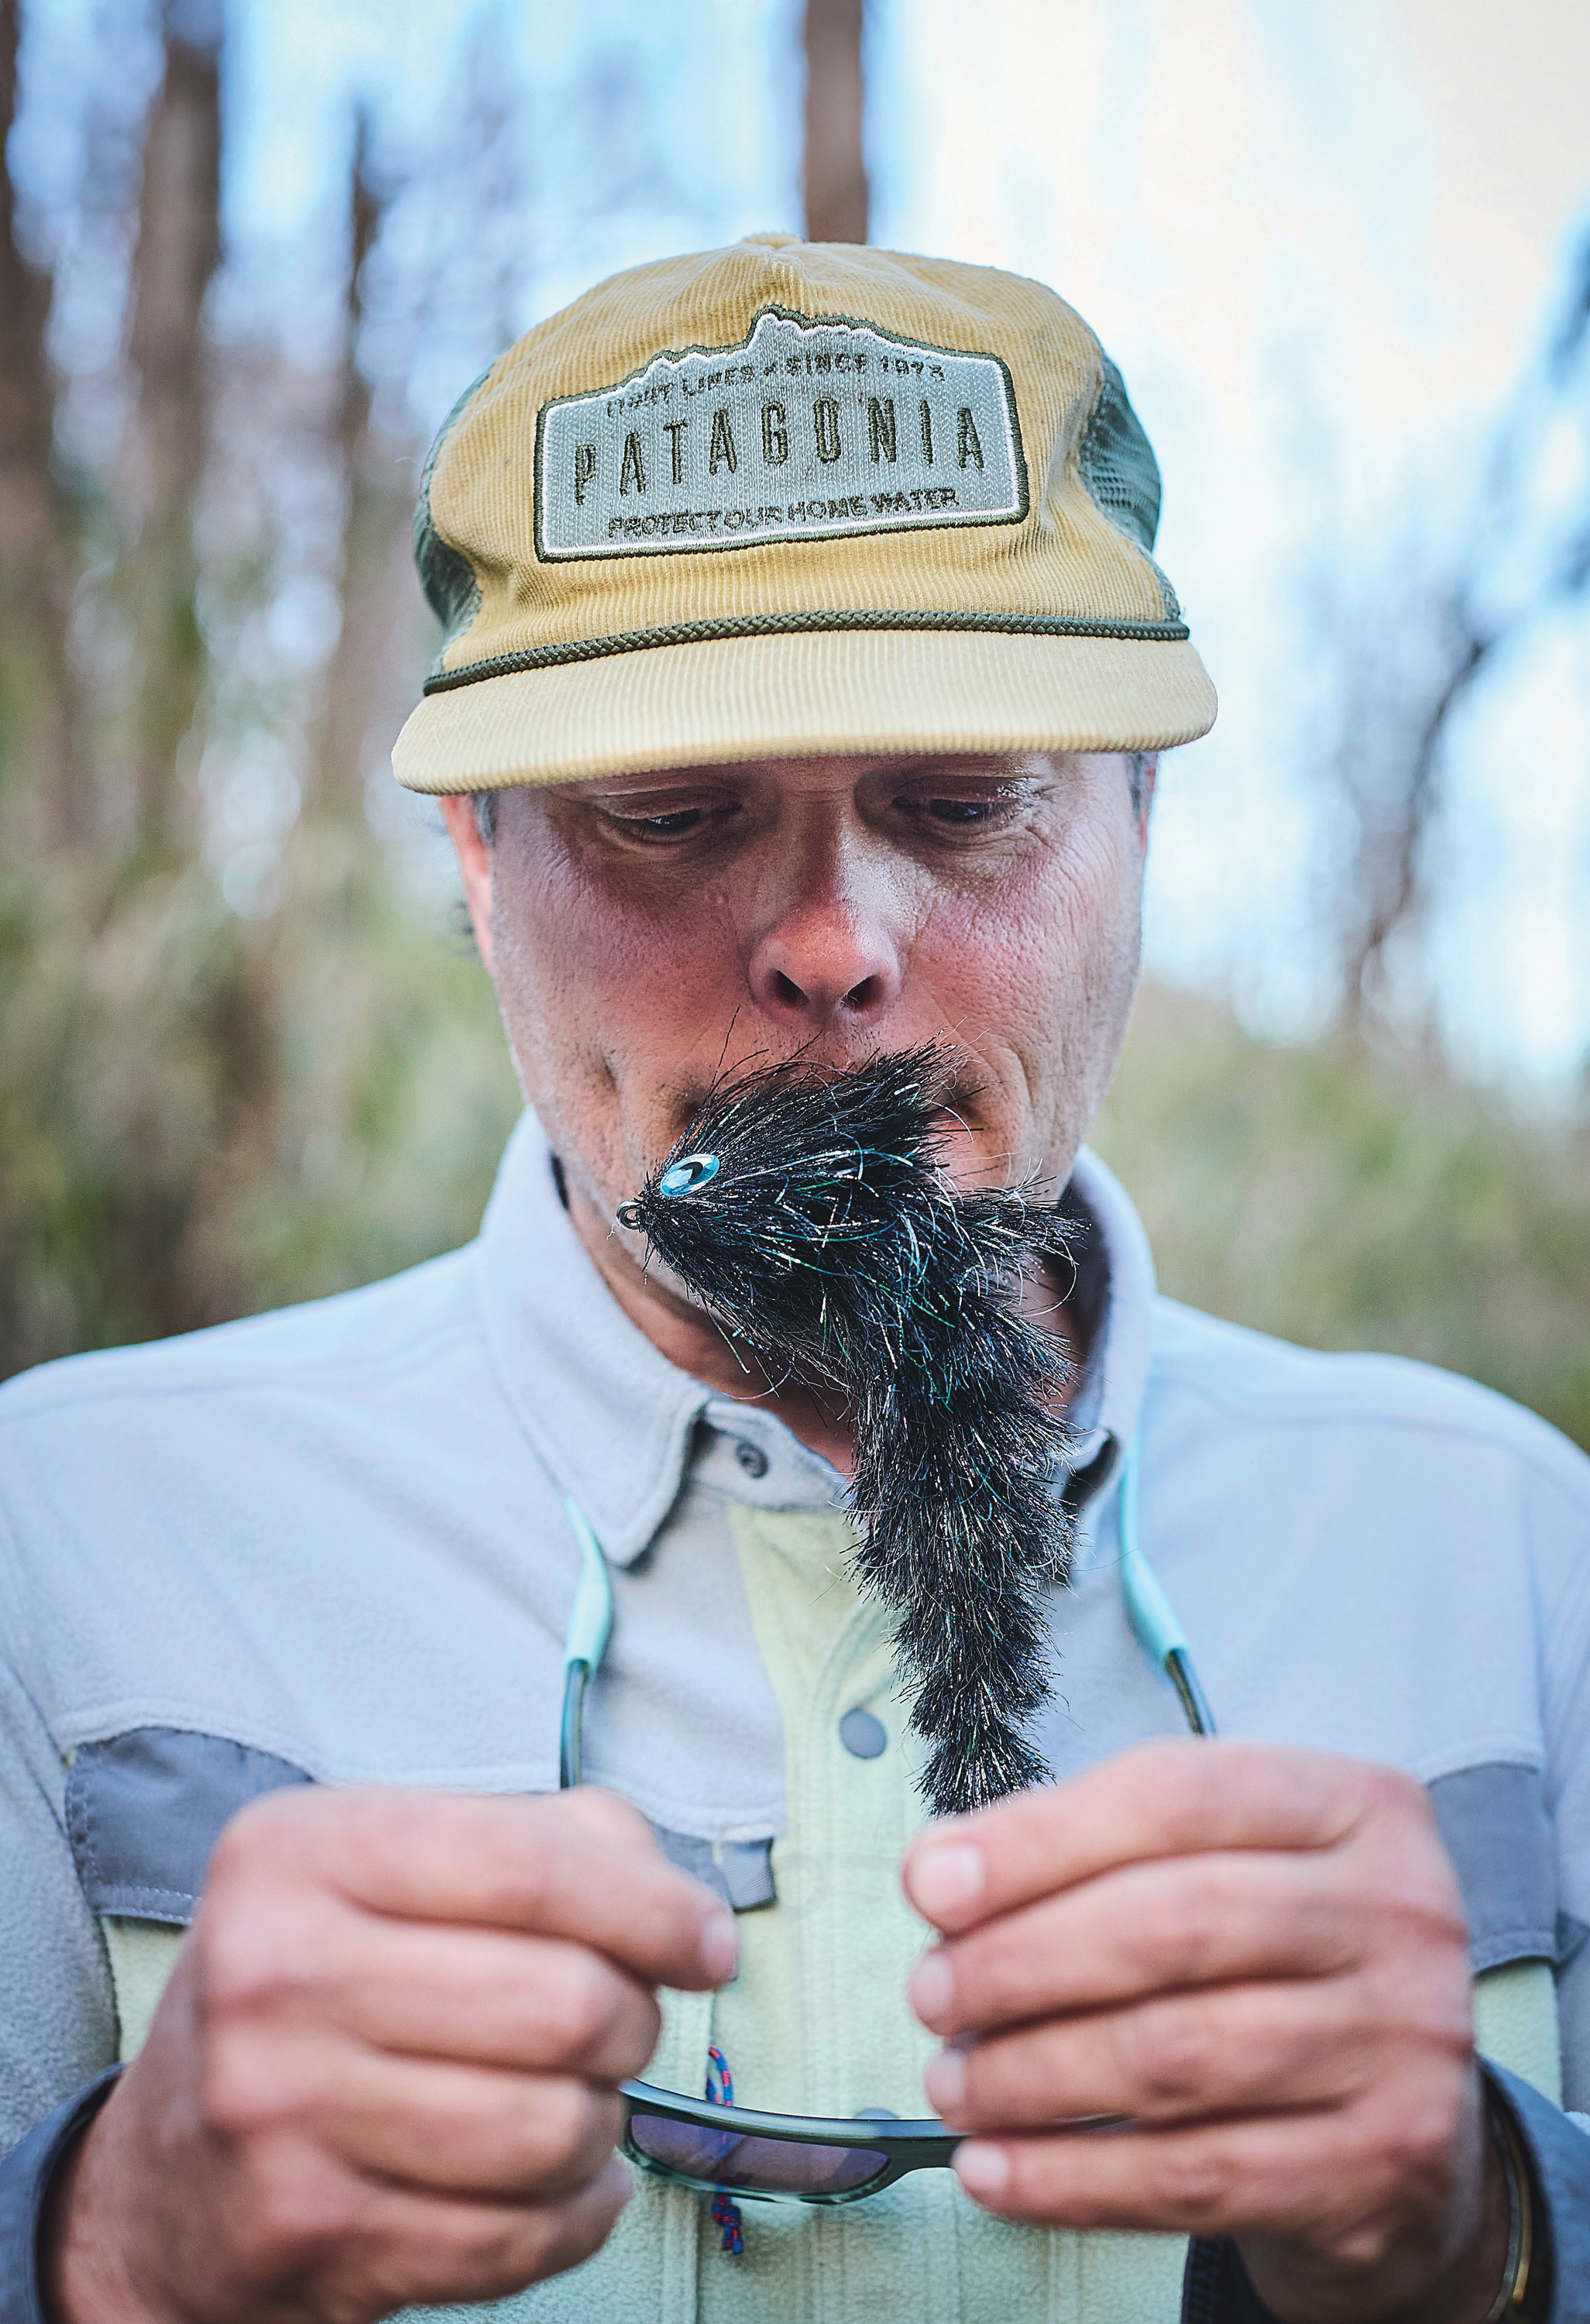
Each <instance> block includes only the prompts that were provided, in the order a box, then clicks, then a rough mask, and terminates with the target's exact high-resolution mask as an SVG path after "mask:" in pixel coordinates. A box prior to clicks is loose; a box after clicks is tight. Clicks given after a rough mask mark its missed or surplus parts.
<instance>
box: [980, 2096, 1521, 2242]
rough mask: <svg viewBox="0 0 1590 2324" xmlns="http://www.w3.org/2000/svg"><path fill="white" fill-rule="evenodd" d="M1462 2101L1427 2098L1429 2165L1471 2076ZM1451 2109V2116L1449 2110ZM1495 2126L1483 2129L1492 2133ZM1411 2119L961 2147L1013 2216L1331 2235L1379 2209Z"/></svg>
mask: <svg viewBox="0 0 1590 2324" xmlns="http://www.w3.org/2000/svg"><path fill="white" fill-rule="evenodd" d="M1448 2095H1449V2098H1450V2104H1449V2106H1448V2107H1443V2108H1441V2109H1439V2110H1438V2109H1436V2108H1435V2107H1429V2106H1427V2107H1425V2109H1424V2118H1425V2124H1426V2126H1427V2131H1429V2126H1431V2125H1433V2124H1435V2123H1436V2122H1437V2119H1438V2121H1439V2126H1440V2134H1441V2135H1440V2136H1439V2138H1438V2137H1437V2136H1436V2135H1434V2133H1433V2131H1429V2135H1427V2136H1426V2138H1425V2141H1424V2144H1425V2145H1426V2147H1427V2148H1428V2153H1427V2154H1425V2155H1424V2156H1423V2157H1422V2158H1421V2161H1422V2167H1424V2168H1426V2169H1428V2170H1429V2171H1431V2172H1439V2171H1440V2170H1442V2169H1444V2168H1448V2167H1450V2158H1451V2153H1452V2147H1451V2137H1452V2133H1451V2129H1450V2125H1456V2124H1457V2123H1458V2122H1459V2121H1460V2119H1461V2116H1462V2113H1463V2107H1464V2088H1463V2076H1462V2074H1461V2073H1460V2072H1457V2071H1456V2070H1455V2072H1454V2076H1453V2081H1452V2088H1451V2090H1450V2092H1449V2094H1448ZM1448 2118H1449V2119H1448ZM1481 2135H1483V2134H1481ZM1408 2144H1410V2139H1409V2135H1407V2133H1406V2131H1405V2126H1399V2125H1398V2124H1396V2123H1395V2122H1394V2121H1393V2120H1392V2119H1391V2118H1390V2114H1389V2110H1388V2109H1382V2110H1381V2112H1380V2115H1379V2116H1377V2114H1376V2112H1375V2110H1374V2109H1373V2108H1371V2107H1357V2106H1348V2107H1341V2108H1339V2109H1337V2110H1336V2111H1334V2112H1310V2113H1304V2114H1296V2115H1292V2114H1281V2115H1268V2116H1247V2117H1245V2118H1244V2119H1242V2120H1239V2121H1236V2122H1215V2123H1206V2124H1200V2125H1198V2126H1189V2127H1185V2128H1172V2129H1157V2130H1144V2129H1137V2128H1135V2127H1134V2128H1131V2129H1122V2130H1106V2131H1098V2132H1088V2131H1075V2132H1062V2133H1061V2134H1060V2135H1053V2136H1047V2137H1045V2136H1043V2135H1029V2136H1025V2137H1020V2138H999V2139H991V2138H975V2139H970V2140H969V2141H968V2142H967V2143H966V2144H965V2145H963V2146H961V2147H960V2148H959V2149H958V2150H957V2152H956V2155H955V2170H956V2173H957V2175H958V2177H959V2178H960V2183H961V2185H962V2186H963V2187H964V2188H965V2189H966V2191H967V2193H968V2194H969V2195H970V2196H971V2197H972V2198H973V2199H974V2200H975V2201H977V2202H979V2203H980V2204H981V2205H982V2206H983V2207H984V2209H988V2210H991V2211H994V2212H997V2214H998V2216H999V2217H1000V2218H1008V2219H1027V2220H1034V2221H1038V2222H1041V2223H1043V2224H1044V2225H1046V2226H1052V2227H1127V2228H1139V2229H1143V2230H1147V2231H1157V2232H1160V2233H1174V2234H1181V2235H1188V2236H1227V2235H1255V2236H1257V2235H1276V2236H1311V2237H1319V2236H1320V2235H1321V2234H1322V2233H1324V2234H1328V2232H1329V2227H1330V2224H1331V2223H1332V2222H1333V2221H1335V2220H1337V2219H1339V2220H1340V2221H1341V2222H1342V2223H1343V2224H1344V2226H1345V2225H1346V2223H1347V2222H1348V2221H1350V2220H1352V2219H1353V2218H1354V2217H1355V2216H1359V2217H1362V2215H1363V2213H1364V2211H1365V2207H1366V2206H1367V2207H1369V2208H1370V2209H1375V2208H1378V2202H1379V2199H1380V2196H1381V2194H1382V2193H1383V2187H1384V2183H1385V2176H1386V2170H1387V2163H1388V2158H1389V2157H1392V2156H1394V2155H1395V2154H1396V2153H1399V2152H1400V2151H1401V2150H1402V2148H1403V2147H1405V2146H1407V2145H1408Z"/></svg>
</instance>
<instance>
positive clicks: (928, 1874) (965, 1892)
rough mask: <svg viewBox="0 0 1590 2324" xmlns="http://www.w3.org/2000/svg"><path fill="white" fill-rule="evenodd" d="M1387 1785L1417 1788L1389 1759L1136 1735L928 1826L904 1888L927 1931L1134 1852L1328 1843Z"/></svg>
mask: <svg viewBox="0 0 1590 2324" xmlns="http://www.w3.org/2000/svg"><path fill="white" fill-rule="evenodd" d="M1399 1784H1401V1785H1402V1788H1403V1789H1405V1790H1406V1791H1407V1792H1408V1793H1409V1794H1417V1791H1418V1787H1417V1785H1415V1784H1413V1783H1412V1782H1411V1779H1404V1778H1399V1777H1398V1776H1397V1775H1394V1774H1393V1773H1392V1771H1391V1770H1389V1769H1385V1768H1379V1767H1374V1766H1370V1765H1368V1764H1367V1763H1363V1764H1360V1763H1359V1762H1356V1761H1353V1760H1345V1759H1342V1758H1339V1757H1336V1756H1334V1755H1333V1754H1330V1753H1327V1752H1323V1751H1298V1750H1285V1749H1281V1748H1277V1747H1275V1746H1273V1745H1268V1744H1265V1745H1259V1744H1248V1743H1219V1742H1195V1741H1193V1740H1192V1739H1191V1738H1188V1739H1187V1740H1186V1741H1184V1742H1183V1741H1176V1742H1165V1743H1145V1744H1140V1745H1138V1746H1137V1747H1136V1748H1134V1749H1133V1750H1130V1751H1126V1752H1123V1753H1121V1755H1120V1756H1119V1757H1117V1758H1114V1759H1107V1760H1106V1761H1104V1762H1103V1763H1102V1764H1101V1765H1100V1766H1097V1767H1092V1768H1089V1771H1088V1772H1087V1774H1085V1775H1078V1776H1075V1777H1074V1778H1073V1779H1072V1780H1071V1782H1069V1783H1065V1784H1047V1785H1044V1786H1043V1787H1042V1788H1040V1789H1038V1790H1034V1791H1029V1792H1021V1793H1018V1794H1016V1796H1015V1797H1014V1798H1011V1799H1007V1800H1000V1801H998V1802H997V1803H996V1804H995V1805H994V1806H992V1807H989V1808H983V1809H980V1810H979V1812H977V1813H976V1814H975V1815H970V1816H958V1817H954V1818H952V1819H951V1820H949V1821H946V1822H943V1823H940V1824H935V1825H933V1827H932V1828H931V1829H930V1830H929V1831H926V1832H925V1833H924V1834H923V1836H922V1837H921V1838H920V1839H919V1840H916V1841H915V1842H914V1845H913V1847H912V1848H911V1849H910V1850H909V1851H908V1853H907V1855H906V1858H905V1870H904V1876H903V1877H904V1879H905V1893H906V1895H908V1896H909V1897H910V1899H911V1902H912V1904H914V1906H915V1907H916V1909H917V1911H918V1912H919V1913H920V1914H922V1915H923V1917H924V1920H928V1921H931V1922H932V1923H933V1925H934V1926H935V1927H936V1928H940V1929H943V1930H946V1931H955V1930H960V1929H967V1928H971V1927H973V1926H974V1925H975V1924H976V1923H979V1922H980V1921H984V1920H987V1919H988V1918H989V1917H990V1916H991V1915H992V1914H997V1913H1005V1912H1009V1911H1010V1910H1011V1909H1012V1908H1013V1907H1014V1906H1016V1905H1018V1904H1026V1903H1029V1902H1030V1901H1031V1900H1032V1899H1033V1898H1034V1897H1035V1896H1041V1895H1048V1894H1050V1893H1052V1891H1054V1890H1056V1889H1059V1888H1066V1887H1071V1886H1074V1885H1075V1884H1076V1883H1077V1882H1078V1881H1081V1880H1089V1879H1093V1878H1095V1877H1097V1876H1098V1874H1099V1873H1101V1872H1106V1871H1108V1870H1109V1869H1110V1868H1111V1867H1113V1866H1116V1865H1121V1864H1130V1863H1134V1862H1136V1861H1139V1860H1141V1859H1144V1858H1151V1857H1164V1856H1185V1855H1189V1854H1191V1853H1193V1852H1195V1851H1198V1850H1200V1849H1324V1848H1331V1847H1335V1846H1337V1844H1338V1843H1340V1842H1341V1841H1342V1840H1345V1839H1346V1838H1347V1837H1348V1835H1349V1834H1350V1833H1351V1832H1352V1831H1354V1830H1356V1827H1357V1826H1358V1824H1359V1823H1360V1822H1361V1821H1362V1820H1363V1818H1364V1817H1365V1815H1366V1814H1367V1813H1368V1812H1370V1810H1371V1808H1372V1807H1373V1806H1374V1804H1375V1803H1376V1802H1377V1801H1378V1800H1379V1799H1381V1798H1382V1797H1383V1796H1384V1795H1385V1794H1386V1793H1387V1792H1388V1790H1389V1789H1390V1788H1391V1787H1393V1786H1397V1785H1399Z"/></svg>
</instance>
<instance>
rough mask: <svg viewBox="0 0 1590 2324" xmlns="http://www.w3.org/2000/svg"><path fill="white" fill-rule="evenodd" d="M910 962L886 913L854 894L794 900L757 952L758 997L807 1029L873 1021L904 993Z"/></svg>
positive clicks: (754, 981)
mask: <svg viewBox="0 0 1590 2324" xmlns="http://www.w3.org/2000/svg"><path fill="white" fill-rule="evenodd" d="M902 973H903V963H902V960H901V954H900V949H899V946H898V944H897V943H896V939H895V937H894V936H892V935H891V933H890V931H889V929H888V927H887V925H886V924H885V923H884V921H883V920H882V918H879V917H878V915H876V914H875V913H873V912H871V911H869V910H868V909H867V908H866V907H865V905H864V903H863V902H862V901H861V899H858V898H856V897H853V896H843V895H826V896H806V897H804V898H802V899H799V900H798V901H794V902H792V904H791V907H790V908H789V909H788V910H786V912H784V913H782V914H781V915H780V917H779V918H778V920H777V923H776V925H775V926H773V927H770V928H769V929H768V930H767V933H766V934H765V935H764V936H762V937H761V938H760V939H759V941H758V944H757V945H756V947H755V949H754V951H753V952H752V954H751V959H750V971H749V974H750V988H751V997H752V999H753V1000H754V1001H756V1003H757V1005H758V1008H759V1009H761V1010H763V1011H764V1013H765V1014H766V1015H767V1016H769V1017H771V1018H774V1019H776V1020H777V1022H778V1023H780V1024H782V1025H786V1026H788V1027H789V1028H791V1029H792V1030H798V1031H799V1032H800V1033H801V1034H802V1035H803V1036H807V1037H809V1036H810V1035H811V1034H813V1033H821V1032H826V1031H827V1030H828V1029H829V1028H831V1027H832V1028H841V1027H847V1026H853V1027H856V1028H869V1027H871V1026H873V1025H875V1024H877V1023H878V1021H879V1019H882V1018H883V1017H884V1016H886V1015H887V1012H888V1010H890V1009H892V1008H893V1006H894V1004H895V1002H896V1001H897V1000H898V999H899V997H900V986H901V982H902Z"/></svg>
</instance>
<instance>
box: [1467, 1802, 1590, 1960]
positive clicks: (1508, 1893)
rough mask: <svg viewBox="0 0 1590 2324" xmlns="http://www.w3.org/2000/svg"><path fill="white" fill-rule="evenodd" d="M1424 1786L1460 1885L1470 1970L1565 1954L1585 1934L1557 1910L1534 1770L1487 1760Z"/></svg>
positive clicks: (1553, 1862)
mask: <svg viewBox="0 0 1590 2324" xmlns="http://www.w3.org/2000/svg"><path fill="white" fill-rule="evenodd" d="M1429 1796H1430V1804H1431V1805H1432V1806H1433V1808H1434V1809H1435V1812H1436V1821H1437V1822H1438V1824H1439V1826H1440V1829H1441V1838H1442V1840H1443V1841H1444V1842H1445V1843H1446V1849H1447V1853H1448V1856H1449V1857H1450V1858H1451V1859H1452V1862H1453V1865H1454V1867H1456V1869H1457V1881H1458V1886H1460V1887H1461V1889H1462V1891H1463V1904H1464V1909H1465V1911H1466V1914H1467V1915H1468V1932H1469V1941H1470V1943H1471V1946H1472V1948H1473V1952H1474V1966H1475V1973H1476V1974H1477V1973H1478V1972H1479V1971H1481V1970H1483V1969H1499V1968H1500V1967H1501V1966H1502V1964H1503V1962H1504V1961H1515V1960H1549V1961H1551V1962H1553V1963H1554V1964H1558V1965H1560V1964H1561V1963H1562V1962H1564V1961H1566V1960H1569V1959H1571V1957H1572V1955H1573V1954H1574V1952H1575V1951H1576V1950H1577V1948H1578V1946H1579V1945H1580V1944H1582V1943H1583V1941H1584V1938H1585V1932H1584V1930H1583V1929H1582V1928H1581V1927H1580V1925H1579V1923H1577V1922H1576V1921H1575V1920H1572V1919H1570V1917H1569V1916H1568V1914H1566V1913H1559V1912H1558V1901H1557V1850H1556V1846H1555V1842H1554V1839H1553V1835H1552V1830H1551V1819H1550V1818H1549V1815H1548V1814H1547V1812H1546V1800H1545V1794H1544V1789H1543V1785H1542V1782H1541V1776H1540V1770H1539V1768H1538V1767H1524V1766H1513V1765H1510V1764H1508V1763H1506V1762H1503V1761H1501V1760H1493V1761H1489V1762H1487V1763H1486V1764H1485V1765H1484V1766H1477V1767H1461V1768H1459V1769H1458V1770H1457V1773H1456V1774H1454V1775H1439V1776H1438V1777H1437V1778H1436V1780H1435V1782H1434V1783H1433V1784H1430V1785H1429Z"/></svg>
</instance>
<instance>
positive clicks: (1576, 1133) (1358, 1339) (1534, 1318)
mask: <svg viewBox="0 0 1590 2324" xmlns="http://www.w3.org/2000/svg"><path fill="white" fill-rule="evenodd" d="M1093 1143H1094V1144H1095V1146H1096V1147H1097V1148H1098V1151H1099V1152H1100V1153H1101V1154H1102V1155H1103V1156H1104V1157H1105V1158H1106V1160H1107V1161H1108V1162H1109V1163H1110V1165H1111V1167H1113V1168H1114V1169H1115V1170H1116V1171H1117V1173H1118V1174H1119V1176H1121V1178H1122V1179H1123V1180H1124V1181H1125V1183H1126V1185H1127V1187H1128V1188H1129V1189H1130V1191H1131V1193H1132V1195H1133V1197H1134V1199H1135V1201H1136V1203H1137V1204H1138V1207H1139V1209H1140V1210H1141V1211H1142V1213H1143V1217H1144V1223H1145V1224H1146V1226H1147V1228H1148V1232H1149V1236H1150V1239H1151V1240H1152V1241H1153V1247H1154V1256H1155V1260H1156V1263H1157V1266H1158V1268H1159V1277H1160V1286H1161V1288H1162V1289H1163V1290H1164V1291H1167V1292H1169V1293H1170V1294H1171V1295H1172V1296H1173V1297H1175V1298H1178V1299H1184V1300H1187V1301H1188V1302H1190V1304H1191V1305H1194V1306H1198V1307H1203V1308H1207V1309H1209V1310H1210V1311H1212V1312H1213V1313H1214V1314H1218V1315H1225V1316H1228V1317H1229V1318H1231V1320H1232V1321H1234V1322H1236V1323H1248V1324H1251V1325H1253V1326H1254V1327H1255V1329H1257V1330H1259V1331H1264V1332H1273V1333H1277V1334H1278V1335H1279V1336H1280V1337H1282V1338H1283V1339H1289V1340H1297V1341H1300V1342H1303V1343H1305V1344H1306V1345H1308V1346H1310V1347H1318V1348H1375V1349H1383V1350H1387V1351H1392V1352H1393V1353H1396V1354H1400V1355H1408V1356H1418V1357H1421V1358H1423V1359H1424V1360H1426V1361H1428V1362H1429V1363H1435V1364H1442V1365H1445V1366H1446V1367H1447V1368H1448V1369H1451V1370H1453V1371H1459V1372H1466V1373H1468V1374H1469V1375H1471V1376H1472V1377H1473V1378H1474V1379H1479V1380H1484V1382H1485V1383H1486V1385H1487V1386H1489V1387H1491V1388H1499V1389H1500V1390H1501V1391H1502V1392H1503V1395H1506V1396H1511V1397H1516V1398H1517V1399H1518V1400H1519V1402H1520V1403H1522V1404H1527V1405H1530V1406H1532V1407H1533V1409H1534V1410H1535V1411H1537V1412H1539V1413H1543V1414H1544V1415H1545V1416H1546V1418H1547V1419H1549V1420H1551V1421H1554V1422H1555V1423H1556V1425H1558V1427H1559V1428H1561V1429H1563V1430H1565V1431H1566V1432H1567V1434H1568V1435H1570V1436H1573V1437H1575V1438H1576V1439H1577V1441H1578V1442H1579V1443H1581V1444H1583V1445H1585V1448H1586V1449H1587V1450H1590V1129H1587V1128H1586V1127H1585V1126H1584V1125H1583V1124H1582V1123H1581V1124H1578V1125H1572V1124H1564V1125H1552V1124H1548V1123H1530V1122H1526V1121H1524V1120H1520V1119H1518V1118H1516V1117H1515V1116H1512V1115H1511V1114H1509V1113H1508V1112H1507V1111H1504V1110H1503V1108H1502V1107H1501V1106H1500V1104H1499V1103H1498V1102H1496V1101H1495V1100H1494V1099H1493V1098H1491V1097H1490V1096H1489V1095H1488V1094H1487V1093H1484V1092H1482V1091H1480V1090H1477V1089H1475V1088H1473V1087H1471V1086H1469V1085H1467V1084H1464V1083H1462V1082H1460V1081H1458V1080H1457V1079H1456V1078H1454V1077H1453V1075H1452V1074H1450V1073H1449V1072H1448V1070H1447V1069H1446V1068H1445V1067H1444V1066H1443V1065H1442V1064H1441V1063H1440V1061H1439V1060H1438V1058H1437V1057H1434V1056H1429V1057H1425V1058H1423V1059H1421V1060H1416V1059H1414V1058H1412V1057H1406V1056H1404V1057H1399V1056H1394V1055H1391V1054H1388V1053H1386V1052H1383V1051H1381V1050H1378V1049H1377V1048H1375V1047H1372V1046H1371V1045H1370V1044H1369V1043H1367V1042H1365V1041H1364V1040H1361V1039H1356V1038H1349V1037H1346V1036H1341V1037H1337V1038H1335V1039H1333V1040H1329V1041H1327V1042H1324V1043H1322V1044H1320V1045H1319V1046H1318V1047H1271V1046H1268V1045H1265V1044H1263V1043H1260V1042H1256V1041H1254V1040H1252V1039H1250V1038H1249V1037H1247V1036H1246V1035H1245V1033H1243V1031H1242V1030H1241V1028H1239V1027H1238V1025H1237V1024H1236V1020H1235V1019H1234V1018H1233V1017H1232V1016H1231V1015H1230V1014H1229V1013H1228V1012H1227V1010H1224V1009H1222V1008H1219V1007H1218V1006H1216V1005H1214V1004H1213V1003H1211V1002H1208V1001H1198V1000H1194V999H1192V998H1191V997H1190V996H1188V995H1186V994H1181V993H1171V992H1166V991H1158V990H1155V989H1154V988H1153V987H1152V986H1151V987H1149V988H1147V989H1146V990H1145V991H1144V993H1143V994H1142V996H1141V997H1140V999H1139V1001H1138V1006H1137V1012H1136V1015H1135V1019H1134V1021H1133V1026H1132V1029H1131V1032H1130V1034H1129V1035H1128V1037H1127V1042H1126V1052H1125V1055H1124V1056H1123V1058H1122V1061H1121V1066H1120V1070H1119V1072H1118V1074H1117V1078H1116V1082H1115V1085H1114V1087H1113V1088H1112V1090H1111V1092H1110V1094H1109V1097H1108V1099H1107V1102H1106V1104H1105V1107H1104V1110H1103V1111H1102V1113H1101V1114H1100V1116H1099V1119H1098V1123H1097V1124H1096V1126H1095V1130H1094V1136H1093Z"/></svg>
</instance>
